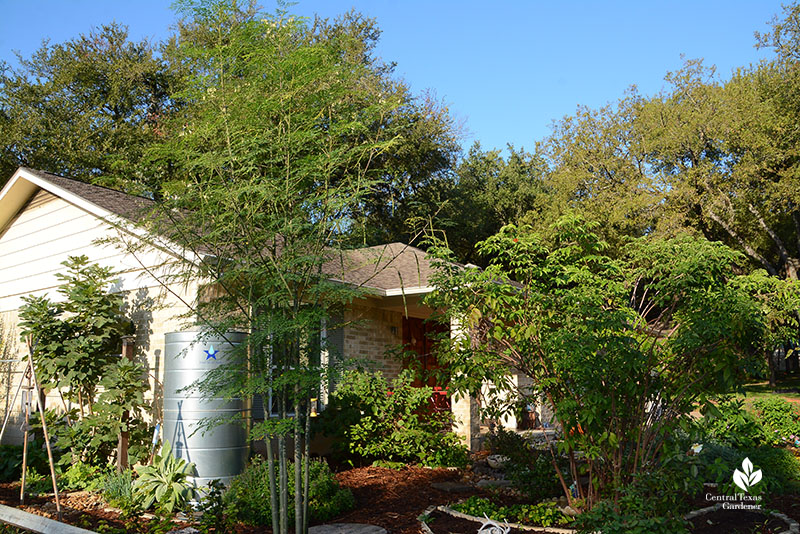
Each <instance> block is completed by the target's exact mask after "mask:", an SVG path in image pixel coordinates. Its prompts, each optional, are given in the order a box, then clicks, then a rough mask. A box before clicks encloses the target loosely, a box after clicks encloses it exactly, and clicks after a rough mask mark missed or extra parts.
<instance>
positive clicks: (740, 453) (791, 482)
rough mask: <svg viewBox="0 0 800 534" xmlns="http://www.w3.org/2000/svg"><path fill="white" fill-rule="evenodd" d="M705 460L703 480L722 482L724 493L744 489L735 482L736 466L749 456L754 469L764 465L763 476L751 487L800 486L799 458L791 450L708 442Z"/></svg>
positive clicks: (789, 489)
mask: <svg viewBox="0 0 800 534" xmlns="http://www.w3.org/2000/svg"><path fill="white" fill-rule="evenodd" d="M700 458H701V459H702V460H703V468H704V475H703V477H704V480H705V481H707V482H715V483H717V484H718V485H719V490H720V492H721V493H725V494H733V493H739V492H741V490H740V489H739V488H738V487H736V486H735V485H734V484H733V479H732V476H733V470H734V469H741V468H742V467H741V466H742V461H743V460H744V459H745V458H749V459H750V461H751V462H752V463H753V465H754V468H755V469H761V470H762V471H763V473H764V478H763V479H762V480H761V482H760V483H759V484H758V485H757V486H755V487H754V488H753V490H751V491H756V492H758V493H771V494H784V493H787V494H789V493H792V494H793V493H796V492H798V491H799V490H800V460H798V459H797V458H796V457H795V456H794V455H793V454H792V453H791V451H788V450H786V449H782V448H779V447H767V446H765V447H757V448H754V449H734V448H732V447H729V446H726V445H720V444H713V443H712V444H707V445H705V446H704V448H703V453H702V454H701V455H700Z"/></svg>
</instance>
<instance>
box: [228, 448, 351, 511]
mask: <svg viewBox="0 0 800 534" xmlns="http://www.w3.org/2000/svg"><path fill="white" fill-rule="evenodd" d="M276 470H277V466H276ZM308 477H309V484H310V488H309V502H308V506H309V513H310V514H311V517H312V518H313V519H314V520H316V521H327V520H330V519H333V518H334V517H336V516H339V515H341V514H342V513H344V512H346V511H348V510H351V509H353V507H354V506H355V499H354V498H353V494H352V493H350V490H348V489H346V488H341V487H340V486H339V483H338V482H337V481H336V478H335V477H334V476H333V473H332V472H331V470H330V467H328V464H327V463H326V462H324V461H311V462H309V473H308ZM288 488H289V492H288V499H289V508H288V509H289V512H290V520H291V519H292V518H293V517H294V516H292V515H291V513H292V510H294V506H293V504H292V503H294V486H293V485H291V484H290V485H289V486H288ZM266 495H269V467H268V464H267V462H265V461H264V460H263V459H262V458H260V457H256V458H254V459H253V461H252V462H251V463H250V464H249V465H248V466H247V467H246V468H245V470H244V472H243V473H242V474H241V475H239V476H237V477H236V478H234V479H233V481H232V482H231V487H230V489H229V490H228V492H227V493H226V494H225V503H226V510H227V511H228V515H230V516H231V517H236V518H237V519H239V520H240V521H242V522H243V523H246V524H248V525H270V524H271V521H272V510H271V509H270V503H269V499H266V498H265V496H266Z"/></svg>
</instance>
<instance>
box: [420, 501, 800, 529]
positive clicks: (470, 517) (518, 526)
mask: <svg viewBox="0 0 800 534" xmlns="http://www.w3.org/2000/svg"><path fill="white" fill-rule="evenodd" d="M721 509H722V504H721V503H717V504H715V505H713V506H708V507H706V508H700V509H698V510H692V511H691V512H689V513H688V514H686V515H685V516H683V518H684V519H686V520H687V521H688V520H690V519H695V518H697V517H700V516H702V515H706V514H710V513H713V512H716V511H718V510H721ZM434 511H439V512H442V513H445V514H449V515H451V516H453V517H458V518H460V519H466V520H468V521H475V522H477V523H483V522H484V521H485V519H486V518H483V517H476V516H473V515H469V514H464V513H461V512H457V511H456V510H453V509H452V508H450V507H448V506H430V507H428V508H427V509H425V511H424V512H423V513H422V515H421V516H420V517H422V516H427V515H430V514H431V512H434ZM766 515H768V516H771V517H775V518H776V519H780V520H781V521H783V522H784V523H786V526H788V527H789V528H788V530H784V531H782V532H781V533H780V534H800V523H798V522H797V521H795V520H794V519H792V518H791V517H789V516H787V515H786V514H782V513H780V512H768V513H766ZM420 525H421V527H422V531H423V532H424V533H425V534H434V532H433V531H432V530H431V529H430V527H428V525H427V524H426V523H425V522H424V521H422V520H421V519H420ZM506 525H507V526H509V527H511V528H515V529H518V530H528V531H532V532H541V533H548V534H549V533H552V534H574V533H575V532H576V530H575V529H574V528H559V527H534V526H530V525H522V524H520V523H505V524H504V526H506Z"/></svg>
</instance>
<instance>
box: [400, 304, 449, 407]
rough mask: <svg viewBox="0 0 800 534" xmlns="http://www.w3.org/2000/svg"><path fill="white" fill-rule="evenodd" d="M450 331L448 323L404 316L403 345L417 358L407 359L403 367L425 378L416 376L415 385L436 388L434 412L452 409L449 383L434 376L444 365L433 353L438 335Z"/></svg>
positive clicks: (433, 398)
mask: <svg viewBox="0 0 800 534" xmlns="http://www.w3.org/2000/svg"><path fill="white" fill-rule="evenodd" d="M448 331H449V328H448V326H447V325H442V324H439V323H434V322H432V321H431V322H428V321H425V320H424V319H419V318H417V317H403V346H404V347H405V350H407V351H413V352H414V353H416V358H409V359H407V360H406V361H405V362H404V363H403V367H404V368H406V369H409V368H411V369H414V370H415V371H418V373H419V374H421V375H422V377H423V378H424V379H420V377H419V376H418V377H416V378H415V379H414V382H413V383H412V385H413V386H415V387H422V386H430V387H432V388H433V389H434V392H433V395H432V396H431V409H432V410H433V411H434V412H441V411H450V396H449V394H448V392H447V384H446V383H445V384H441V383H438V382H437V381H436V376H434V374H435V372H436V371H438V370H439V369H441V368H442V366H441V365H440V364H439V360H437V359H436V356H434V355H433V354H432V352H433V347H434V345H435V343H436V335H437V334H443V333H445V332H448Z"/></svg>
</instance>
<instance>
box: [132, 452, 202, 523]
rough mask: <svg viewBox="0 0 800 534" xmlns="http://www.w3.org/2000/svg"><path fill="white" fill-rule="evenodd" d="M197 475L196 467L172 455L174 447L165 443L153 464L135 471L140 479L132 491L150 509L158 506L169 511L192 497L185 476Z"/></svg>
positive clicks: (190, 486) (190, 487)
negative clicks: (155, 505) (154, 505)
mask: <svg viewBox="0 0 800 534" xmlns="http://www.w3.org/2000/svg"><path fill="white" fill-rule="evenodd" d="M193 472H194V464H193V463H189V462H187V461H186V460H184V459H183V458H175V457H174V456H173V455H172V447H171V446H170V444H169V442H168V441H165V442H164V445H163V446H162V448H161V452H160V453H159V454H157V455H156V457H155V460H154V462H153V465H147V466H143V467H140V468H138V469H137V470H136V473H137V474H138V475H139V478H137V479H136V481H135V482H134V483H133V491H134V494H135V495H136V497H137V498H138V499H140V500H141V502H142V508H143V509H145V510H147V509H148V508H150V507H151V506H153V504H157V505H158V506H159V507H160V508H162V509H163V510H165V511H166V512H169V513H171V512H173V511H174V510H177V509H180V508H182V507H183V506H184V505H185V504H186V503H187V502H188V500H189V498H190V497H191V496H192V493H193V491H192V485H191V484H190V483H188V482H187V481H186V477H187V476H189V475H191V474H192V473H193Z"/></svg>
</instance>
